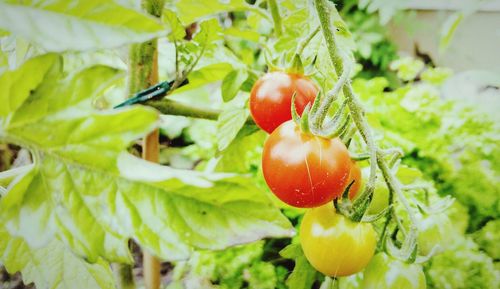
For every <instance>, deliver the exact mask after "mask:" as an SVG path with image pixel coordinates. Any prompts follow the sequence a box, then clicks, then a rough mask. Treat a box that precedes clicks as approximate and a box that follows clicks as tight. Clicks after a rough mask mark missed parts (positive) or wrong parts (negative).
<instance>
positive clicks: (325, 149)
mask: <svg viewBox="0 0 500 289" xmlns="http://www.w3.org/2000/svg"><path fill="white" fill-rule="evenodd" d="M294 93H295V94H296V95H295V107H296V110H297V113H298V114H299V115H301V114H302V112H303V111H304V109H305V107H306V105H307V104H308V103H311V104H312V102H314V99H315V97H316V95H317V93H318V88H317V87H316V85H315V84H314V83H313V82H312V81H311V80H310V79H308V78H306V77H305V76H303V75H298V74H291V73H286V72H271V73H267V74H266V75H264V76H263V77H262V78H260V79H259V80H258V81H257V82H256V83H255V85H254V86H253V88H252V91H251V93H250V112H251V114H252V117H253V119H254V121H255V123H256V124H257V125H258V126H259V127H260V128H262V129H263V130H265V131H266V132H268V133H270V135H269V137H268V138H267V140H266V142H265V144H264V150H263V153H262V170H263V173H264V179H265V180H266V183H267V185H268V186H269V188H270V189H271V191H272V192H273V193H274V194H275V195H276V196H277V197H278V198H279V199H280V200H282V201H283V202H285V203H287V204H289V205H291V206H294V207H299V208H311V209H310V210H308V211H307V212H306V214H305V215H304V218H303V221H302V224H301V229H300V241H301V245H302V248H303V251H304V254H305V256H306V257H307V259H308V260H309V262H310V263H311V265H312V266H313V267H315V268H316V269H317V270H318V271H320V272H322V273H323V274H325V275H328V276H346V275H350V274H354V273H356V272H359V271H360V270H362V269H363V268H364V267H365V266H366V265H367V264H368V262H369V261H370V259H371V258H372V256H373V254H374V251H375V244H376V237H375V231H374V230H373V227H372V226H371V224H364V223H357V222H353V221H351V220H349V219H348V218H346V217H344V216H343V215H341V214H338V213H336V211H335V208H334V206H333V203H332V200H334V199H335V198H338V197H340V196H341V195H342V193H343V192H344V190H345V189H346V188H347V186H348V185H349V184H351V183H353V184H352V186H351V188H350V191H349V197H350V198H351V199H352V198H354V196H355V195H356V193H357V192H358V191H359V189H360V186H361V170H360V168H359V166H358V165H357V164H356V162H354V161H352V160H351V158H350V156H349V151H348V150H347V147H346V146H345V145H344V143H343V142H342V141H341V140H340V139H339V138H334V139H326V138H322V137H318V136H315V135H312V134H310V133H307V132H303V131H302V130H301V128H300V127H299V126H298V125H297V124H296V123H295V122H294V121H293V120H292V114H291V105H292V97H293V94H294ZM353 181H354V182H353Z"/></svg>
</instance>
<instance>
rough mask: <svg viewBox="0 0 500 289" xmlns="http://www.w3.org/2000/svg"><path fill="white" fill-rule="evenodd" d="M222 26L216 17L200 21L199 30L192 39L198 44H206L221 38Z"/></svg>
mask: <svg viewBox="0 0 500 289" xmlns="http://www.w3.org/2000/svg"><path fill="white" fill-rule="evenodd" d="M221 33H222V27H221V26H220V24H219V21H217V19H215V18H212V19H208V20H205V21H203V22H201V23H200V32H198V33H196V35H195V36H194V37H193V41H195V42H197V43H198V44H199V45H200V46H202V47H203V46H205V47H206V46H208V45H210V44H212V43H213V42H214V41H217V40H220V39H222V34H221Z"/></svg>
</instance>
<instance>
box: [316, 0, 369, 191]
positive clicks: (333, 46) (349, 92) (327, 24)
mask: <svg viewBox="0 0 500 289" xmlns="http://www.w3.org/2000/svg"><path fill="white" fill-rule="evenodd" d="M314 5H315V7H316V11H317V12H318V17H319V20H320V24H321V29H322V31H323V37H324V38H325V42H326V45H327V48H328V52H329V55H330V59H331V61H332V63H333V66H334V68H335V70H336V73H337V75H341V74H343V72H344V64H343V58H342V56H341V53H340V52H339V50H338V49H337V47H338V46H337V43H336V40H335V33H334V31H335V28H334V27H333V25H332V23H331V21H330V20H331V17H330V16H331V14H330V11H329V7H328V5H329V3H328V2H327V1H326V0H314ZM343 92H344V96H345V97H346V99H347V105H348V107H349V110H350V113H351V117H352V119H353V121H354V124H356V127H357V128H358V130H359V132H360V134H361V137H362V138H363V140H364V141H365V143H366V145H367V146H368V150H369V153H370V177H369V179H368V183H367V184H366V189H365V190H364V191H363V193H362V194H361V195H360V197H359V199H361V200H362V199H365V198H366V197H367V195H369V194H372V193H373V191H374V189H375V181H376V178H377V176H376V169H377V147H376V146H375V142H374V141H373V137H372V135H371V131H370V128H369V126H368V123H367V121H366V119H365V117H364V111H363V108H362V106H361V103H360V101H359V100H358V98H357V97H356V95H355V94H354V91H353V89H352V86H351V83H350V81H349V80H347V81H346V83H345V85H344V86H343Z"/></svg>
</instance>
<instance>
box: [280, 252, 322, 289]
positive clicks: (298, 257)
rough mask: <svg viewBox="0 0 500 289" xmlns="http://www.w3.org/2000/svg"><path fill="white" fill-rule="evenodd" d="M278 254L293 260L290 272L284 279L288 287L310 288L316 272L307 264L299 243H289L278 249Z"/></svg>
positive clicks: (297, 288)
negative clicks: (293, 263)
mask: <svg viewBox="0 0 500 289" xmlns="http://www.w3.org/2000/svg"><path fill="white" fill-rule="evenodd" d="M280 255H281V256H282V257H283V258H286V259H293V260H295V267H294V268H293V272H292V274H290V276H289V277H288V279H287V280H286V285H288V287H289V288H290V289H309V288H312V285H313V283H314V281H315V280H316V276H317V275H318V272H317V271H316V270H315V269H314V268H313V267H312V266H311V265H310V264H309V261H307V259H306V256H304V252H303V251H302V248H301V247H300V244H290V245H288V246H286V247H285V248H284V249H283V250H281V251H280Z"/></svg>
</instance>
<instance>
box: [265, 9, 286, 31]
mask: <svg viewBox="0 0 500 289" xmlns="http://www.w3.org/2000/svg"><path fill="white" fill-rule="evenodd" d="M267 4H268V5H269V10H271V16H272V17H273V22H274V32H275V33H276V36H278V37H280V36H281V34H283V27H282V26H281V16H280V10H279V7H278V3H277V2H276V0H267Z"/></svg>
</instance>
